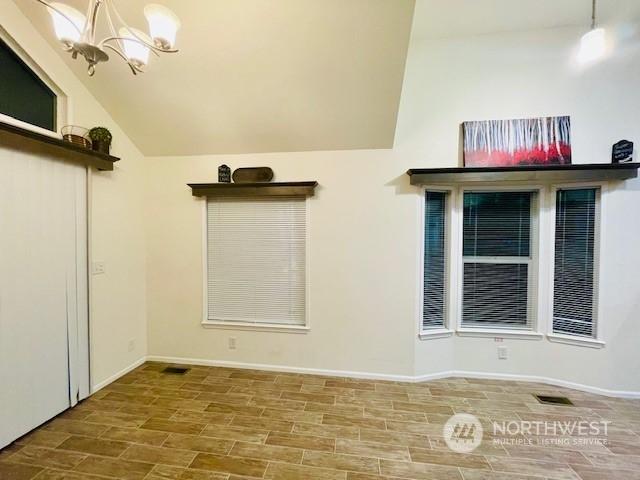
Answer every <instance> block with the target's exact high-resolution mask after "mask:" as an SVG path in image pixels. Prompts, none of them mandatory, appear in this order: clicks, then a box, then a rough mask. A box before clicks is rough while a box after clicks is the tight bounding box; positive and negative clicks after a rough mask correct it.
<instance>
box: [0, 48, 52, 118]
mask: <svg viewBox="0 0 640 480" xmlns="http://www.w3.org/2000/svg"><path fill="white" fill-rule="evenodd" d="M56 103H57V102H56V94H55V93H53V92H52V91H51V89H50V88H49V87H48V86H47V85H45V83H44V82H43V81H42V80H40V78H39V77H38V76H37V75H36V74H35V73H34V72H33V71H32V70H31V69H30V68H29V67H28V66H27V65H26V64H25V63H24V62H23V61H22V60H21V59H20V58H19V57H18V56H17V55H16V54H15V53H14V52H13V50H11V48H10V47H9V46H8V45H7V44H6V43H4V42H3V41H2V40H0V113H4V114H5V115H9V116H11V117H13V118H17V119H18V120H22V121H23V122H27V123H30V124H31V125H37V126H38V127H42V128H46V129H47V130H51V131H55V130H56Z"/></svg>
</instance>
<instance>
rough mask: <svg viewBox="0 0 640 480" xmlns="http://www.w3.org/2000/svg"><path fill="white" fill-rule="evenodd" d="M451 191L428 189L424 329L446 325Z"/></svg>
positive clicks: (425, 214) (425, 222) (426, 193)
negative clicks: (448, 210) (447, 249)
mask: <svg viewBox="0 0 640 480" xmlns="http://www.w3.org/2000/svg"><path fill="white" fill-rule="evenodd" d="M447 195H448V194H447V193H446V192H432V191H427V192H425V209H424V211H425V213H424V282H423V315H422V328H423V329H424V330H428V329H433V328H444V327H445V311H446V280H447V275H446V269H447V266H446V263H447V261H446V245H447V211H446V208H447Z"/></svg>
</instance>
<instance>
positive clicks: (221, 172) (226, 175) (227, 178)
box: [218, 165, 231, 183]
mask: <svg viewBox="0 0 640 480" xmlns="http://www.w3.org/2000/svg"><path fill="white" fill-rule="evenodd" d="M218 182H220V183H231V169H230V168H229V167H228V166H226V165H220V166H219V167H218Z"/></svg>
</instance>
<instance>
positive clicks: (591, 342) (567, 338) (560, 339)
mask: <svg viewBox="0 0 640 480" xmlns="http://www.w3.org/2000/svg"><path fill="white" fill-rule="evenodd" d="M547 338H548V339H549V341H550V342H554V343H564V344H566V345H575V346H578V347H588V348H604V346H605V343H604V342H603V341H601V340H596V339H595V338H582V337H572V336H571V335H562V334H559V333H549V334H547Z"/></svg>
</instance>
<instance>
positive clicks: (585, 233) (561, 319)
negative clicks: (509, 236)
mask: <svg viewBox="0 0 640 480" xmlns="http://www.w3.org/2000/svg"><path fill="white" fill-rule="evenodd" d="M597 196H598V190H597V189H595V188H588V189H575V190H558V192H557V193H556V227H555V265H554V281H553V331H554V333H560V334H564V335H576V336H581V337H594V336H595V334H596V329H595V324H594V298H595V297H594V254H595V248H594V245H595V239H596V202H597Z"/></svg>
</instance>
